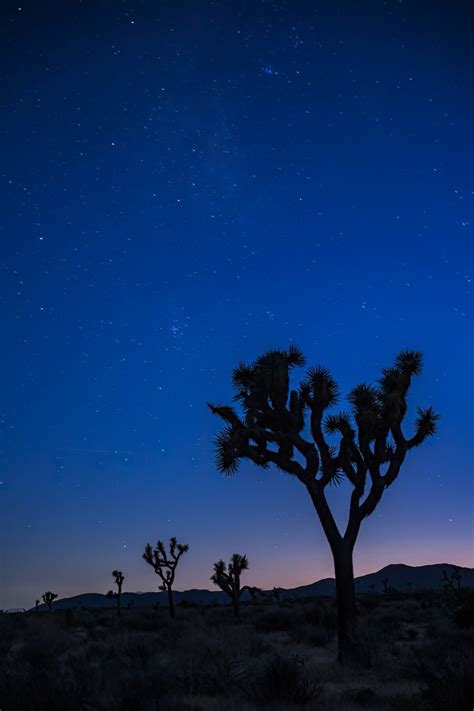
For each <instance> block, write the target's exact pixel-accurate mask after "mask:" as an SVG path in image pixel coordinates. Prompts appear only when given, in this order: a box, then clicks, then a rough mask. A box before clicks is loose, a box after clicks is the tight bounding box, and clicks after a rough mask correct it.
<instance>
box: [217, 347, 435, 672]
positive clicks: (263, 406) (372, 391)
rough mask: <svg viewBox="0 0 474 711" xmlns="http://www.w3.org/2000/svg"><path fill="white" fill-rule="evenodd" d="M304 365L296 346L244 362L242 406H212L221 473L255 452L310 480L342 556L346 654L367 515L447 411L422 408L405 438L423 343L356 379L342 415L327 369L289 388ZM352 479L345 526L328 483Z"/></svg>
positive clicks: (341, 632)
mask: <svg viewBox="0 0 474 711" xmlns="http://www.w3.org/2000/svg"><path fill="white" fill-rule="evenodd" d="M304 364H305V358H304V356H303V354H302V352H301V351H300V350H299V349H297V348H295V347H294V346H290V348H289V349H288V350H287V351H281V350H272V351H268V352H267V353H265V354H264V355H262V356H260V357H259V358H257V360H256V361H255V362H254V363H252V364H251V365H246V364H244V363H241V364H240V365H239V366H238V367H237V368H235V369H234V371H233V377H232V380H233V385H234V388H235V391H236V393H235V398H234V400H235V401H236V402H237V403H238V404H239V405H240V409H239V410H236V409H234V408H232V407H227V406H216V405H211V404H209V407H210V409H211V410H212V412H213V413H214V414H216V415H219V416H220V417H221V418H222V419H223V420H224V422H225V423H226V427H225V429H224V430H223V431H222V432H221V433H220V434H219V435H218V436H217V438H216V450H217V458H216V459H217V466H218V468H219V470H220V471H222V472H223V473H225V474H228V475H231V474H234V473H235V472H236V471H237V469H238V466H239V463H240V461H241V460H242V459H250V460H251V461H252V462H254V463H255V464H257V465H258V466H261V467H268V466H269V465H270V464H274V465H276V466H277V467H278V468H280V469H281V470H283V471H285V472H287V473H288V474H291V475H292V476H294V477H296V478H297V479H299V481H300V482H301V483H302V484H303V485H304V486H305V488H306V490H307V492H308V494H309V496H310V498H311V501H312V503H313V506H314V508H315V510H316V513H317V515H318V517H319V519H320V522H321V525H322V528H323V530H324V533H325V535H326V538H327V540H328V543H329V545H330V548H331V551H332V555H333V559H334V569H335V577H336V597H337V609H338V642H339V643H338V659H339V661H341V662H342V661H343V660H344V658H345V657H346V656H347V653H348V652H350V648H351V640H352V639H353V632H354V624H355V620H356V614H357V612H356V602H355V587H354V573H353V563H352V558H353V549H354V545H355V542H356V539H357V536H358V533H359V529H360V526H361V523H362V521H363V520H364V519H365V518H367V516H369V515H370V514H371V513H372V512H373V511H374V509H375V508H376V506H377V504H378V503H379V501H380V499H381V498H382V495H383V493H384V491H385V489H387V488H388V487H389V486H390V485H391V484H392V483H393V482H394V481H395V479H396V477H397V476H398V473H399V471H400V468H401V466H402V464H403V462H404V461H405V457H406V455H407V453H408V452H409V451H410V450H411V449H413V448H414V447H417V446H418V445H420V444H422V443H423V442H424V441H425V439H426V438H427V437H429V436H431V435H433V434H434V433H435V431H436V421H437V419H438V416H437V415H435V413H434V412H433V409H432V408H431V407H428V408H427V409H424V410H423V409H418V417H417V420H416V423H415V433H414V435H413V436H412V437H410V438H406V437H405V435H404V433H403V430H402V422H403V420H404V417H405V415H406V411H407V394H408V390H409V388H410V385H411V381H412V378H413V376H414V375H418V374H419V373H420V372H421V368H422V355H421V353H418V352H416V351H402V352H401V353H400V354H399V355H398V356H397V357H396V359H395V362H394V364H393V366H392V367H389V368H385V369H384V370H382V375H381V377H380V379H379V380H378V381H377V383H376V384H375V385H373V384H366V383H362V384H360V385H357V386H356V387H355V388H354V389H353V390H352V391H351V392H350V394H349V396H348V401H349V404H350V407H351V411H350V412H347V411H342V412H339V413H337V414H327V410H328V409H330V408H331V407H333V406H334V405H336V404H337V402H338V400H339V389H338V386H337V383H336V381H335V380H334V378H333V377H332V375H331V373H330V372H329V371H328V370H327V369H326V368H323V367H321V366H317V367H313V368H310V369H309V370H308V371H307V372H306V375H305V377H304V379H303V381H302V382H301V384H300V386H299V388H298V389H295V390H291V391H290V373H291V371H292V370H293V369H294V368H295V367H296V366H303V365H304ZM328 438H329V439H328ZM334 440H336V443H334ZM344 478H345V479H347V480H348V482H349V483H350V485H351V486H352V493H351V497H350V505H349V514H348V521H347V526H346V529H345V531H344V533H341V531H340V530H339V528H338V526H337V524H336V521H335V519H334V516H333V514H332V511H331V509H330V507H329V504H328V501H327V498H326V488H327V486H329V485H337V484H339V483H340V482H341V481H342V480H343V479H344ZM367 488H368V492H367V491H366V489H367Z"/></svg>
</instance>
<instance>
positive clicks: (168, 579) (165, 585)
mask: <svg viewBox="0 0 474 711" xmlns="http://www.w3.org/2000/svg"><path fill="white" fill-rule="evenodd" d="M188 550H189V546H188V545H187V544H184V543H177V541H176V538H175V537H174V536H173V538H170V552H169V555H168V554H167V552H166V550H165V547H164V545H163V543H162V542H161V541H158V543H157V544H156V548H152V547H151V545H150V544H149V543H147V544H146V546H145V552H144V554H143V556H142V557H143V559H144V560H146V562H147V563H148V564H149V565H151V567H152V568H153V570H154V571H155V573H156V574H157V575H159V576H160V578H161V580H162V583H161V585H160V586H159V589H160V590H164V591H167V593H168V609H169V613H170V617H173V618H174V603H173V583H174V577H175V574H176V567H177V565H178V563H179V559H180V558H181V556H182V555H183V553H187V552H188Z"/></svg>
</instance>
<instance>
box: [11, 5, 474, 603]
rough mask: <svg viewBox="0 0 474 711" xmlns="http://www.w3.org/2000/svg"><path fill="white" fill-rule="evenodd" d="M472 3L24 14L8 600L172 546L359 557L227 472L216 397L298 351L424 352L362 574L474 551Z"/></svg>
mask: <svg viewBox="0 0 474 711" xmlns="http://www.w3.org/2000/svg"><path fill="white" fill-rule="evenodd" d="M469 4H470V3H467V2H466V3H463V2H454V3H453V2H447V0H446V1H445V2H433V1H432V0H430V1H429V2H428V1H426V2H399V1H391V0H387V1H386V2H382V1H381V0H380V1H379V0H377V1H375V0H374V1H373V2H358V3H355V2H352V1H351V0H346V1H345V2H341V1H339V2H337V1H336V2H328V1H326V2H298V1H293V0H291V1H290V0H287V1H286V2H285V1H281V2H271V1H267V2H264V1H259V2H257V1H255V2H250V1H249V2H244V1H240V2H239V1H237V0H228V1H226V0H221V1H220V2H201V3H198V2H194V1H191V0H189V1H188V2H184V1H183V0H173V2H171V1H167V2H151V1H141V2H140V1H137V2H134V3H131V2H125V1H124V2H118V1H117V2H114V3H106V2H92V1H84V2H80V1H79V0H69V1H68V2H48V3H41V2H32V1H29V0H28V1H26V2H22V0H19V2H18V3H16V4H14V3H8V2H4V3H2V9H1V36H0V52H1V59H2V73H1V82H0V90H1V97H0V99H1V108H0V140H1V143H0V155H1V191H0V196H1V197H0V200H1V212H0V239H1V275H2V282H1V285H2V286H1V318H2V332H3V339H2V340H3V348H2V352H3V356H4V365H3V368H2V376H3V378H2V388H1V392H2V396H1V401H0V408H1V414H2V418H1V419H2V426H1V428H2V429H1V465H0V466H1V476H0V479H1V481H2V484H1V485H0V491H1V507H2V516H1V522H0V540H1V547H2V565H1V567H2V578H3V580H2V587H3V594H2V599H1V601H0V606H2V607H8V606H14V605H15V606H16V605H19V606H20V605H21V606H23V605H25V606H30V605H32V604H33V603H34V600H35V598H36V597H38V596H39V595H40V594H41V593H42V592H44V590H46V589H53V590H54V591H56V592H57V593H59V595H60V596H61V597H62V596H66V595H70V594H74V593H76V592H83V591H90V590H96V591H104V592H105V591H106V590H108V589H109V588H110V586H111V583H112V578H111V575H110V571H111V570H112V569H113V568H116V567H120V568H122V569H123V571H124V573H125V575H126V584H125V588H126V589H130V590H137V589H141V590H145V589H148V590H151V589H156V584H157V582H158V581H157V579H156V576H154V575H153V573H152V571H151V569H149V568H148V566H146V564H145V563H144V562H143V561H142V560H141V558H140V556H141V553H142V551H143V546H144V544H145V543H146V542H147V541H151V542H155V541H156V539H157V538H158V537H160V538H167V537H169V536H170V535H177V536H178V539H179V540H181V541H183V542H188V543H189V544H190V546H191V550H190V553H189V554H188V555H187V556H186V558H185V559H183V563H182V566H181V568H180V570H179V572H178V576H177V587H178V588H185V587H191V586H194V587H209V586H210V585H211V584H210V582H209V575H210V573H211V568H212V563H213V562H214V561H215V560H217V559H218V558H220V557H224V558H228V557H229V556H230V554H231V553H233V552H235V551H239V552H242V553H247V555H248V557H249V559H250V572H249V573H248V574H247V576H246V577H247V580H248V582H253V583H254V584H262V585H266V586H267V585H268V586H273V585H286V586H290V585H297V584H301V583H307V582H311V581H313V580H315V579H318V578H321V577H325V576H327V575H330V574H331V572H332V563H331V559H330V554H329V549H328V546H327V544H326V541H325V539H324V536H323V534H322V532H321V530H320V525H319V522H318V520H317V519H316V516H315V514H314V513H313V511H312V509H311V505H310V502H309V500H308V499H307V496H306V493H305V491H304V490H303V488H302V487H301V485H300V484H299V483H298V482H295V481H292V480H291V479H290V478H289V477H288V476H286V475H284V474H282V473H278V472H276V471H268V472H263V471H261V470H257V469H256V468H255V467H254V466H253V465H251V464H250V463H248V464H244V465H243V466H242V468H241V470H240V473H239V475H238V476H237V477H236V478H235V479H224V478H222V477H221V476H220V475H219V474H218V473H217V471H216V469H215V466H214V461H213V444H212V440H213V435H214V433H215V432H216V431H217V430H218V428H219V426H220V425H219V422H218V421H216V420H215V419H214V418H213V417H212V416H211V414H210V413H209V411H208V410H207V408H206V406H205V401H206V400H212V401H217V402H227V401H230V399H231V397H232V390H231V385H230V374H231V370H232V368H233V366H234V365H236V364H237V362H238V361H239V360H241V359H247V360H251V359H252V358H254V357H255V356H257V355H259V353H260V352H261V351H263V350H265V349H268V348H271V347H276V348H278V347H281V348H286V347H287V346H288V344H289V343H295V344H297V345H298V346H299V347H301V348H302V349H303V350H304V351H305V353H306V355H307V357H308V361H309V362H310V363H312V364H316V363H322V364H325V365H327V366H328V367H330V368H331V370H332V371H333V373H334V375H335V376H336V377H337V378H338V380H339V381H340V384H341V388H342V390H343V391H344V392H347V391H348V390H349V389H350V388H352V387H353V386H354V385H355V384H356V383H357V382H359V381H361V380H365V379H371V378H375V377H377V375H378V373H379V370H380V368H381V367H383V366H384V365H388V364H389V363H390V361H391V359H392V357H393V356H394V355H395V354H396V353H397V352H398V351H399V350H400V349H402V348H404V347H409V348H417V349H420V350H422V351H423V352H424V354H425V369H424V373H423V375H422V376H421V378H419V379H418V380H417V381H416V383H415V384H414V387H413V393H412V400H411V402H412V404H413V405H417V404H420V405H428V404H433V405H434V406H435V408H436V409H437V411H439V412H441V413H442V416H443V418H442V420H441V423H440V429H439V435H438V436H437V438H435V439H434V440H432V441H430V442H429V443H428V444H426V445H424V446H423V447H422V448H421V449H419V450H416V451H414V452H412V453H411V456H410V457H409V460H408V462H407V463H406V465H405V467H404V469H403V470H402V472H401V475H400V477H399V480H398V481H397V482H396V484H394V486H393V487H392V488H391V490H389V491H388V492H387V493H386V495H385V498H384V500H383V502H382V504H381V505H380V507H379V509H378V510H377V512H376V513H375V514H374V515H373V516H372V517H371V518H370V519H369V520H368V521H366V522H365V525H364V527H363V531H362V534H361V536H360V539H359V542H358V548H357V555H356V573H359V574H360V573H364V572H369V571H371V570H375V569H377V568H380V567H382V565H384V564H387V563H391V562H406V563H412V564H423V563H430V562H442V561H449V562H455V563H459V564H464V565H472V564H473V555H472V533H473V531H472V514H473V510H472V505H473V500H472V493H473V490H472V434H473V415H472V395H473V378H472V362H473V355H474V353H473V351H474V348H473V339H472V271H473V270H472V265H473V261H472V257H473V253H472V219H473V216H472V194H473V193H472V172H471V165H472V157H473V150H472V149H473V141H472V119H473V116H472V113H473V112H472V103H471V95H472V84H471V81H472V75H473V74H472V72H473V62H472V54H471V49H470V37H469V32H470V30H469V26H470V25H471V26H472V16H471V17H470V16H469V10H468V6H469ZM112 6H113V9H111V7H112ZM297 375H299V374H297ZM347 493H348V491H347V489H346V488H345V487H342V488H341V489H339V490H338V491H336V492H333V493H332V494H331V500H332V501H333V502H334V504H335V507H336V512H337V516H338V519H339V520H340V521H342V520H343V514H344V511H345V509H346V503H347V502H346V495H347Z"/></svg>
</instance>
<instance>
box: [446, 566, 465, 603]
mask: <svg viewBox="0 0 474 711" xmlns="http://www.w3.org/2000/svg"><path fill="white" fill-rule="evenodd" d="M461 577H462V576H461V568H460V567H459V566H458V565H453V569H452V571H451V573H450V574H449V575H448V573H447V572H446V570H443V577H442V578H441V584H442V586H443V588H444V589H445V590H451V591H452V592H453V593H454V594H455V595H457V597H459V594H460V591H461Z"/></svg>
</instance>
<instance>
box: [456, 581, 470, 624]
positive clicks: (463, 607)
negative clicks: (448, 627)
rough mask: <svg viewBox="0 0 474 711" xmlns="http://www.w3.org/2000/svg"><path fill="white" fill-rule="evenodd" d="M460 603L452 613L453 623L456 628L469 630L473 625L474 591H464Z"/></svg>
mask: <svg viewBox="0 0 474 711" xmlns="http://www.w3.org/2000/svg"><path fill="white" fill-rule="evenodd" d="M461 599H462V602H461V604H460V605H459V607H458V608H457V609H456V610H455V612H454V621H455V623H456V624H457V626H458V627H461V628H465V629H467V628H469V627H472V626H473V625H474V591H473V590H464V591H463V596H462V598H461Z"/></svg>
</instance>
